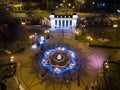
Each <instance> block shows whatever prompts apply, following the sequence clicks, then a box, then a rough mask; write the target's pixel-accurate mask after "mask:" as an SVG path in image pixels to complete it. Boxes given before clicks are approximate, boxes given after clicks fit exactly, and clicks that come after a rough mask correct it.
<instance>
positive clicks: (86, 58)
mask: <svg viewBox="0 0 120 90" xmlns="http://www.w3.org/2000/svg"><path fill="white" fill-rule="evenodd" d="M46 45H47V46H48V47H49V48H52V47H54V46H55V45H57V46H65V47H69V49H70V50H73V51H74V52H75V53H76V55H77V59H78V60H77V64H78V66H77V67H76V69H75V72H73V73H70V74H67V75H64V76H62V77H58V76H57V75H54V74H53V75H49V73H47V72H46V74H45V75H43V74H42V73H45V72H42V70H41V68H40V66H39V62H40V60H39V58H40V56H35V53H37V52H38V51H39V50H32V49H31V48H30V47H29V48H28V49H27V50H25V52H24V53H21V54H16V55H15V57H17V62H18V65H17V72H16V75H15V76H14V77H13V78H11V79H10V80H8V81H9V82H10V81H11V82H14V83H16V84H14V85H13V86H14V87H15V88H14V90H16V88H18V87H19V88H20V90H73V89H74V90H87V89H88V88H90V87H91V84H92V83H93V82H94V81H95V80H96V78H97V77H98V76H99V74H100V73H102V63H103V61H105V59H106V58H105V57H106V56H104V58H102V57H103V55H104V54H103V53H102V52H100V51H99V52H98V51H96V49H94V48H90V47H89V46H88V45H87V44H85V43H82V42H79V41H77V40H75V37H74V31H73V30H64V35H63V33H61V30H59V29H58V30H55V31H51V38H50V39H49V40H47V43H46ZM8 88H9V90H10V88H11V90H13V87H10V86H9V85H8Z"/></svg>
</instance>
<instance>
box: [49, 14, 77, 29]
mask: <svg viewBox="0 0 120 90" xmlns="http://www.w3.org/2000/svg"><path fill="white" fill-rule="evenodd" d="M49 18H50V26H51V29H57V28H58V29H59V28H63V29H64V28H72V29H74V28H76V23H77V18H78V16H77V15H76V14H72V15H67V14H65V15H58V14H54V13H53V14H51V15H50V16H49Z"/></svg>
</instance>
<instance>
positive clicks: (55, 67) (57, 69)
mask: <svg viewBox="0 0 120 90" xmlns="http://www.w3.org/2000/svg"><path fill="white" fill-rule="evenodd" d="M59 52H64V53H66V56H68V57H69V59H68V61H66V59H64V58H63V59H61V60H60V61H56V62H57V64H53V63H52V62H53V61H52V60H54V59H55V60H56V58H53V59H51V58H50V56H52V55H56V53H59ZM63 56H64V55H63ZM62 61H63V62H64V63H65V64H64V65H63V66H62V65H61V64H59V62H62ZM41 64H42V66H43V67H44V68H47V69H48V70H50V72H51V73H53V74H58V75H60V74H63V73H64V72H67V71H70V70H73V69H74V68H75V67H76V65H77V64H76V55H75V53H74V52H73V51H71V50H68V49H67V48H65V47H57V48H55V49H50V50H48V51H46V52H45V53H44V56H43V59H42V61H41Z"/></svg>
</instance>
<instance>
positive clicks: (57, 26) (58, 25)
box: [57, 20, 60, 28]
mask: <svg viewBox="0 0 120 90" xmlns="http://www.w3.org/2000/svg"><path fill="white" fill-rule="evenodd" d="M59 27H60V26H59V20H57V28H59Z"/></svg>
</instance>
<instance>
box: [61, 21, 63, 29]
mask: <svg viewBox="0 0 120 90" xmlns="http://www.w3.org/2000/svg"><path fill="white" fill-rule="evenodd" d="M62 24H63V20H61V28H62V27H63V26H62Z"/></svg>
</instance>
